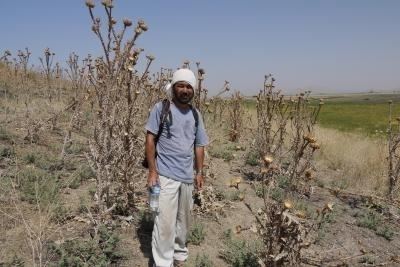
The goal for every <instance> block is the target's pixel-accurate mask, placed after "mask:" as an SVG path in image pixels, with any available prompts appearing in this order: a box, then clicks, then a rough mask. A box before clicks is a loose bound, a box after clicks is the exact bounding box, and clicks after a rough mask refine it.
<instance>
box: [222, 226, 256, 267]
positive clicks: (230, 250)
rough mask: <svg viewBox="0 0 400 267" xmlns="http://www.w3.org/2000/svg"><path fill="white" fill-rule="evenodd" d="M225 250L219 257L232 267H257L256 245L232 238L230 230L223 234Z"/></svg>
mask: <svg viewBox="0 0 400 267" xmlns="http://www.w3.org/2000/svg"><path fill="white" fill-rule="evenodd" d="M224 241H225V244H226V248H225V249H223V250H221V251H220V257H221V258H222V259H224V260H225V261H226V262H227V263H228V264H229V265H230V266H232V267H259V266H260V265H259V263H258V257H257V254H258V250H257V245H256V244H252V245H251V244H248V243H247V242H246V241H244V240H239V239H235V238H232V230H230V229H229V230H227V231H225V232H224Z"/></svg>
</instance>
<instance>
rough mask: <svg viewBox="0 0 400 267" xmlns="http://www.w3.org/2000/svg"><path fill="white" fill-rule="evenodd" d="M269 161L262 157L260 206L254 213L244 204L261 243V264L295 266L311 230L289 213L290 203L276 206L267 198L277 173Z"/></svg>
mask: <svg viewBox="0 0 400 267" xmlns="http://www.w3.org/2000/svg"><path fill="white" fill-rule="evenodd" d="M272 161H273V160H272V158H265V159H264V164H265V167H264V168H263V169H262V171H261V174H262V176H263V183H262V186H263V199H264V207H263V208H262V209H259V210H258V211H257V212H255V211H254V210H253V209H252V207H251V206H250V204H248V203H245V205H246V206H247V208H248V209H249V210H250V211H251V212H252V214H253V215H254V216H255V218H256V221H257V225H258V227H257V232H258V234H259V235H260V237H261V238H262V241H263V243H264V248H263V250H262V251H261V255H260V256H261V259H262V261H263V263H264V264H265V265H266V266H281V265H288V266H295V265H298V264H299V263H300V256H301V254H300V253H301V250H302V249H303V248H306V247H308V246H309V245H310V242H309V241H308V239H307V237H308V233H309V232H310V230H311V227H309V226H308V225H307V223H306V221H304V220H301V219H300V218H297V217H296V216H294V215H293V214H291V213H290V209H292V207H293V204H292V203H291V202H290V201H285V202H284V203H279V202H276V201H274V200H273V199H272V198H271V192H272V190H273V189H274V188H275V187H276V186H277V181H276V175H277V173H279V170H278V169H276V168H275V167H274V165H273V164H272Z"/></svg>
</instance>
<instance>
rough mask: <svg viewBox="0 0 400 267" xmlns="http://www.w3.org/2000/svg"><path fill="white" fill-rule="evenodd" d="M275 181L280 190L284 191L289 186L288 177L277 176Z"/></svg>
mask: <svg viewBox="0 0 400 267" xmlns="http://www.w3.org/2000/svg"><path fill="white" fill-rule="evenodd" d="M276 180H277V182H278V186H279V187H280V188H282V189H286V188H288V187H289V185H290V181H289V176H286V175H279V176H278V177H277V179H276Z"/></svg>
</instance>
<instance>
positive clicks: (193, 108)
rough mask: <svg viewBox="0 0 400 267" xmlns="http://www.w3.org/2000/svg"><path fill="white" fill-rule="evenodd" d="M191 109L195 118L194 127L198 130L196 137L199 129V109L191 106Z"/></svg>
mask: <svg viewBox="0 0 400 267" xmlns="http://www.w3.org/2000/svg"><path fill="white" fill-rule="evenodd" d="M190 109H191V110H192V114H193V117H194V127H195V128H196V131H195V134H194V135H195V136H196V135H197V129H198V128H199V113H198V112H197V109H196V108H195V107H193V106H192V105H190ZM195 141H196V140H195Z"/></svg>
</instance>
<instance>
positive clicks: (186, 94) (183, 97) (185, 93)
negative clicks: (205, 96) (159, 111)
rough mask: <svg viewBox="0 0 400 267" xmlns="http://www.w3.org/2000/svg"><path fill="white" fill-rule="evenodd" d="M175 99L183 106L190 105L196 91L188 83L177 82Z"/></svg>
mask: <svg viewBox="0 0 400 267" xmlns="http://www.w3.org/2000/svg"><path fill="white" fill-rule="evenodd" d="M173 90H174V96H175V99H176V100H177V101H178V102H179V103H181V104H188V103H190V101H192V99H193V96H194V90H193V88H192V86H191V85H190V84H188V83H186V82H177V83H175V84H174V88H173Z"/></svg>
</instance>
